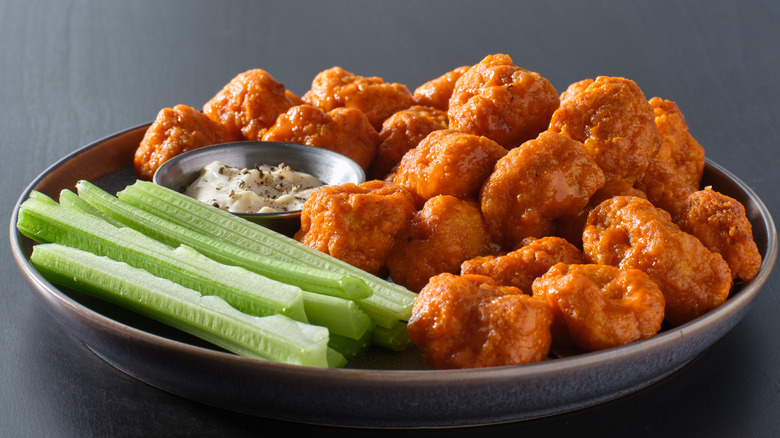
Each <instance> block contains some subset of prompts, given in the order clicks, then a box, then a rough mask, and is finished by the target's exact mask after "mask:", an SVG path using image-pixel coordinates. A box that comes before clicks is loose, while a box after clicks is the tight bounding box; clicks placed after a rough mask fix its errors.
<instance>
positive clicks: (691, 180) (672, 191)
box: [636, 97, 704, 219]
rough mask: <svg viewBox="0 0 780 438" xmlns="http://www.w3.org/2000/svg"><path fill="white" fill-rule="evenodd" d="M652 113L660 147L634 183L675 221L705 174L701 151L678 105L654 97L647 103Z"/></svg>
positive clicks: (702, 152) (702, 150)
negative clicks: (643, 172) (641, 175)
mask: <svg viewBox="0 0 780 438" xmlns="http://www.w3.org/2000/svg"><path fill="white" fill-rule="evenodd" d="M649 103H650V105H651V106H652V107H653V111H654V113H655V126H656V129H657V131H658V135H659V137H660V139H661V146H660V148H659V149H658V152H656V154H655V156H653V158H652V160H651V161H650V164H649V166H648V167H647V171H646V172H645V174H644V175H643V177H642V178H640V179H639V181H637V185H636V186H637V188H639V189H641V190H643V191H644V192H645V193H646V194H647V197H648V199H649V200H650V202H652V203H653V204H654V205H655V206H656V207H660V208H663V209H664V210H666V211H668V212H669V213H671V215H672V218H673V219H675V218H677V216H678V215H679V214H680V209H681V208H682V205H683V203H685V200H686V199H687V198H688V196H689V195H690V194H691V193H693V192H695V191H696V190H698V189H699V183H700V181H701V176H702V173H703V172H704V148H703V147H702V146H701V145H700V144H699V143H698V142H697V141H696V139H695V138H693V136H692V135H691V134H690V132H689V131H688V125H687V124H686V123H685V117H684V116H683V114H682V112H680V109H679V108H678V107H677V104H675V103H674V102H672V101H670V100H664V99H661V98H659V97H654V98H652V99H650V101H649Z"/></svg>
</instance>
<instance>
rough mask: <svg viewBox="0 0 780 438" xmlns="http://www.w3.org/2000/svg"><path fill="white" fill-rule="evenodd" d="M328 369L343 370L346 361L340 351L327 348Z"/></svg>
mask: <svg viewBox="0 0 780 438" xmlns="http://www.w3.org/2000/svg"><path fill="white" fill-rule="evenodd" d="M327 358H328V368H344V366H345V365H346V364H347V362H348V360H347V358H346V356H344V355H343V354H341V352H340V351H338V350H335V349H333V348H330V347H328V356H327Z"/></svg>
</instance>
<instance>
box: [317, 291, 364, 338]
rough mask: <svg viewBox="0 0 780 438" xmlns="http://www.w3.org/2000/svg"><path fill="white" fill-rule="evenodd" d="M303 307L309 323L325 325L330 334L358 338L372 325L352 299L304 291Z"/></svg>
mask: <svg viewBox="0 0 780 438" xmlns="http://www.w3.org/2000/svg"><path fill="white" fill-rule="evenodd" d="M303 308H304V309H305V310H306V317H307V318H308V319H309V323H311V324H314V325H321V326H323V327H327V328H328V331H329V332H330V333H331V334H338V335H341V336H346V337H348V338H352V339H359V338H361V337H363V336H364V335H365V333H366V332H367V331H369V330H370V329H371V328H372V326H373V322H372V321H371V318H369V317H368V315H367V314H366V313H365V312H363V310H362V309H360V307H359V306H358V305H357V304H356V303H355V302H354V301H352V300H345V299H343V298H337V297H331V296H328V295H322V294H315V293H311V292H304V293H303Z"/></svg>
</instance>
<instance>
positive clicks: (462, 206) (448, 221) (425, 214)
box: [387, 195, 498, 292]
mask: <svg viewBox="0 0 780 438" xmlns="http://www.w3.org/2000/svg"><path fill="white" fill-rule="evenodd" d="M497 249H498V247H497V246H496V244H495V243H493V240H492V239H491V237H490V234H488V232H487V229H486V228H485V223H484V221H483V220H482V213H481V212H480V211H479V206H478V205H477V204H476V202H474V201H467V200H463V199H459V198H456V197H454V196H449V195H439V196H434V197H433V198H431V199H429V200H428V201H427V202H426V203H425V205H424V206H423V208H422V210H420V211H418V212H417V213H415V215H414V216H413V217H412V219H411V220H410V221H409V224H408V225H407V226H406V228H405V229H404V230H403V231H401V232H400V233H398V237H397V238H396V241H395V244H394V245H393V248H392V249H391V251H390V253H389V254H388V256H387V267H388V271H389V273H390V277H391V278H392V279H393V281H394V282H396V283H398V284H401V285H403V286H406V288H407V289H409V290H412V291H415V292H419V291H420V289H422V287H423V286H425V284H426V283H428V279H429V278H431V277H433V276H434V275H436V274H440V273H442V272H450V273H453V274H456V273H458V271H459V269H460V264H461V262H463V261H464V260H467V259H470V258H473V257H477V256H480V255H483V254H488V253H492V252H494V251H496V250H497Z"/></svg>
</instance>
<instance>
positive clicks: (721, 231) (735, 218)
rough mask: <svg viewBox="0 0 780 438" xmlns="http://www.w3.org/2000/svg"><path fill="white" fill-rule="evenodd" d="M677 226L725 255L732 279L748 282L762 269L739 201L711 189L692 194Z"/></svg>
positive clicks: (683, 207) (749, 226) (748, 224)
mask: <svg viewBox="0 0 780 438" xmlns="http://www.w3.org/2000/svg"><path fill="white" fill-rule="evenodd" d="M678 225H679V226H680V228H681V229H683V230H684V231H686V232H688V233H690V234H693V235H694V236H696V237H697V238H698V239H699V240H701V242H702V243H704V245H705V246H706V247H707V248H709V249H710V250H711V251H714V252H717V253H719V254H720V255H722V256H723V258H724V259H725V260H726V263H728V265H729V268H730V269H731V274H732V278H734V279H736V278H740V279H742V280H743V281H748V280H750V279H752V278H753V277H755V276H756V275H757V274H758V271H759V270H760V269H761V253H759V252H758V247H757V246H756V242H755V240H754V239H753V226H752V225H751V224H750V220H748V218H747V214H746V213H745V207H744V206H743V205H742V204H741V203H740V202H739V201H737V200H736V199H734V198H732V197H729V196H726V195H724V194H722V193H720V192H717V191H715V190H712V188H711V187H706V188H705V189H704V190H699V191H696V192H693V193H692V194H691V195H690V196H689V197H688V199H686V201H685V203H684V205H683V206H682V209H681V215H680V220H679V222H678Z"/></svg>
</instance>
